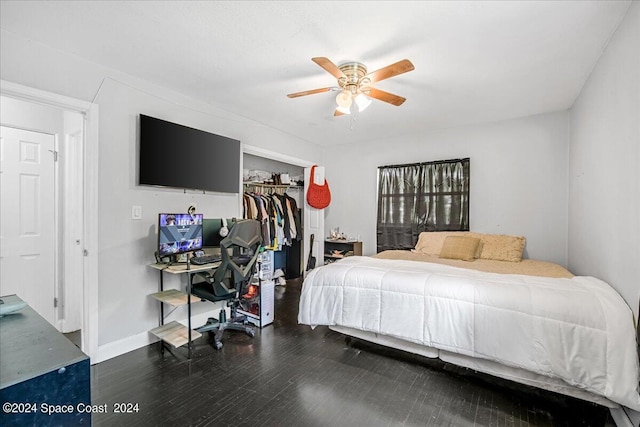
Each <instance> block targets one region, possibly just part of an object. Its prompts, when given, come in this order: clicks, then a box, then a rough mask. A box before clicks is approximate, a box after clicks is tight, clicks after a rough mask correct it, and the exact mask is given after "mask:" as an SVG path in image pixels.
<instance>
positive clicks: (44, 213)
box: [0, 126, 57, 327]
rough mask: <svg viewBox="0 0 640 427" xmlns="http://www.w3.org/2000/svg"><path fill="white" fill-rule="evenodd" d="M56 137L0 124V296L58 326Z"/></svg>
mask: <svg viewBox="0 0 640 427" xmlns="http://www.w3.org/2000/svg"><path fill="white" fill-rule="evenodd" d="M54 149H55V137H54V136H53V135H50V134H46V133H39V132H31V131H27V130H21V129H15V128H10V127H5V126H2V127H1V132H0V195H1V201H2V208H1V210H0V295H11V294H16V295H18V296H19V297H20V298H22V299H23V300H24V301H26V302H27V303H28V304H29V305H30V306H31V307H32V308H33V309H34V310H35V311H37V312H38V313H39V314H40V315H41V316H42V317H44V318H45V319H47V320H48V321H49V323H51V324H52V325H54V326H55V327H57V325H56V313H55V307H54V296H55V245H56V241H55V205H54V201H55V194H54V192H55V182H54V178H55V171H54Z"/></svg>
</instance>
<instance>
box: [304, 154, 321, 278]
mask: <svg viewBox="0 0 640 427" xmlns="http://www.w3.org/2000/svg"><path fill="white" fill-rule="evenodd" d="M313 174H314V182H315V183H316V184H318V185H323V184H324V167H321V166H317V167H316V169H315V171H314V173H313ZM310 177H311V168H304V201H303V206H304V208H303V210H302V211H303V215H304V219H303V227H304V240H303V243H304V248H303V249H304V264H303V265H304V271H305V273H304V276H306V275H307V264H308V260H309V250H310V249H311V253H312V256H314V257H315V259H316V267H320V266H321V265H324V209H316V208H313V207H311V206H309V204H308V203H307V197H306V195H307V191H308V190H309V182H310V181H309V179H310ZM312 234H313V235H314V238H313V248H310V246H311V235H312Z"/></svg>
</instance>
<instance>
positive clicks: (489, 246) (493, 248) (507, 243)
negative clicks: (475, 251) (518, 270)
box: [480, 234, 526, 262]
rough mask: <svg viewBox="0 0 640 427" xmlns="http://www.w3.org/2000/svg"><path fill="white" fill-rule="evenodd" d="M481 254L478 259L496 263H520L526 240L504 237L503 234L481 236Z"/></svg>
mask: <svg viewBox="0 0 640 427" xmlns="http://www.w3.org/2000/svg"><path fill="white" fill-rule="evenodd" d="M481 239H482V243H483V247H482V253H481V255H480V258H482V259H493V260H497V261H511V262H520V261H522V252H523V251H524V246H525V243H526V239H525V238H524V237H521V236H506V235H503V234H483V235H482V237H481Z"/></svg>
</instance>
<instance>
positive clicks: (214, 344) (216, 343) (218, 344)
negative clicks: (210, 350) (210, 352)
mask: <svg viewBox="0 0 640 427" xmlns="http://www.w3.org/2000/svg"><path fill="white" fill-rule="evenodd" d="M213 347H214V348H215V349H216V350H220V349H221V348H222V343H221V342H214V343H213Z"/></svg>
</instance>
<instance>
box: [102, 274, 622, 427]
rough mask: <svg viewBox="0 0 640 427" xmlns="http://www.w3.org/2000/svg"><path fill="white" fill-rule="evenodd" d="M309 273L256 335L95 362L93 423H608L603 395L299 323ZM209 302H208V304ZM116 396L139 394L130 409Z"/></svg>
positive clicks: (293, 283) (279, 295)
mask: <svg viewBox="0 0 640 427" xmlns="http://www.w3.org/2000/svg"><path fill="white" fill-rule="evenodd" d="M300 289H301V282H300V281H299V280H289V281H288V284H287V286H286V287H278V288H277V290H276V310H275V317H276V321H275V322H274V324H272V325H269V326H267V327H265V328H264V329H262V330H259V329H256V330H257V333H256V336H255V338H253V339H252V338H250V337H248V336H246V335H244V334H242V333H239V332H225V335H224V338H223V343H224V347H223V348H222V349H221V350H219V351H216V350H215V349H214V348H213V346H212V345H211V341H212V340H211V338H210V337H209V335H208V334H205V335H203V337H201V338H199V339H198V340H196V341H195V342H194V343H195V347H194V354H193V358H192V359H191V360H187V359H186V348H180V349H177V350H175V351H174V352H173V354H172V353H171V352H168V351H164V352H163V351H161V346H160V344H153V345H150V346H147V347H144V348H141V349H138V350H135V351H132V352H130V353H127V354H124V355H121V356H118V357H115V358H113V359H110V360H108V361H105V362H102V363H99V364H97V365H94V366H92V371H91V388H92V401H93V403H94V404H96V405H100V404H107V408H109V413H106V414H94V416H93V424H94V425H95V426H116V425H122V426H518V427H523V426H606V427H613V426H615V423H614V422H613V420H612V419H611V417H610V415H609V411H608V410H607V409H606V408H604V407H602V406H599V405H595V404H591V403H587V402H583V401H580V400H577V399H573V398H569V397H565V396H561V395H557V394H554V393H548V392H544V391H541V390H537V389H534V388H531V387H526V386H522V385H519V384H515V383H512V382H510V381H503V380H499V379H496V378H493V377H490V376H488V375H483V374H478V373H475V372H473V371H471V370H468V369H463V368H459V367H456V366H453V365H450V364H447V363H443V362H441V361H438V360H431V359H426V358H422V357H419V356H413V355H409V354H407V353H404V352H400V351H397V350H392V349H387V348H383V347H381V346H377V345H374V344H370V343H366V342H363V341H360V340H352V341H351V342H350V343H349V344H347V343H346V340H345V337H344V336H343V335H341V334H338V333H336V332H333V331H331V330H329V329H328V328H326V327H317V328H315V329H313V330H312V329H311V328H310V327H308V326H304V325H298V324H297V319H296V317H297V313H298V301H299V297H300ZM202 304H205V303H202ZM116 403H132V404H137V408H138V411H137V412H133V413H131V414H117V413H113V410H112V409H113V407H114V404H116Z"/></svg>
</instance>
